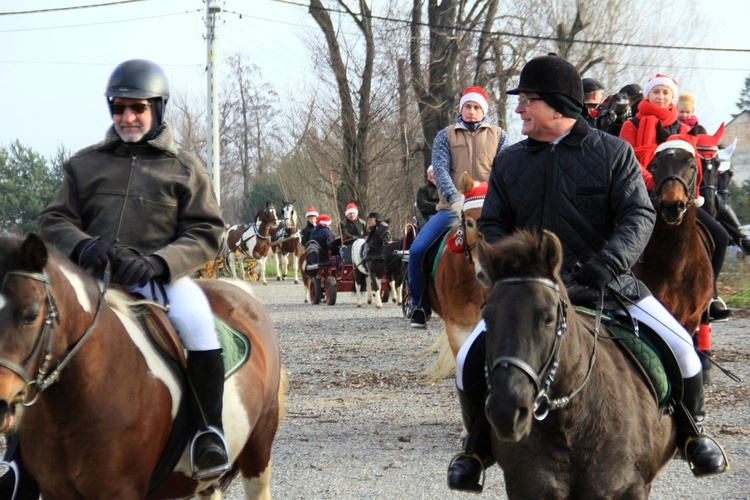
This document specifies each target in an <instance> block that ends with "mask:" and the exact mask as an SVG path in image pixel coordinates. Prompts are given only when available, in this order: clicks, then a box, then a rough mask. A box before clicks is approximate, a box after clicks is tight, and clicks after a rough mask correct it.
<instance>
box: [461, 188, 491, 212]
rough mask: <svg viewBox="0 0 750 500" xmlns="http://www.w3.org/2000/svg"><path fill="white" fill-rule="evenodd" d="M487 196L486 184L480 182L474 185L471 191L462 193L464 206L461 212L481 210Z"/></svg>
mask: <svg viewBox="0 0 750 500" xmlns="http://www.w3.org/2000/svg"><path fill="white" fill-rule="evenodd" d="M485 196H487V183H486V182H480V183H479V184H476V185H475V186H474V188H473V189H471V190H470V191H467V192H466V193H464V205H463V210H464V211H466V210H471V209H472V208H482V205H484V198H485Z"/></svg>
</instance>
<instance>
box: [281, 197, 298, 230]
mask: <svg viewBox="0 0 750 500" xmlns="http://www.w3.org/2000/svg"><path fill="white" fill-rule="evenodd" d="M295 201H297V200H292V201H286V200H281V220H282V221H284V225H285V226H286V227H287V228H291V227H296V225H297V213H296V212H295V210H294V202H295Z"/></svg>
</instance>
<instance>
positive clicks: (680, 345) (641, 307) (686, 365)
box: [628, 295, 702, 378]
mask: <svg viewBox="0 0 750 500" xmlns="http://www.w3.org/2000/svg"><path fill="white" fill-rule="evenodd" d="M628 312H630V314H631V316H633V318H635V319H637V320H638V321H639V322H641V323H643V324H645V325H647V326H648V327H649V328H651V329H652V330H653V331H655V332H656V333H657V335H659V337H661V338H662V339H663V340H664V342H666V343H667V344H668V345H669V347H670V348H671V349H672V351H673V352H674V354H675V356H676V357H677V363H678V364H679V365H680V373H681V374H682V378H690V377H694V376H696V375H698V373H699V372H700V371H701V369H702V366H701V360H700V358H699V357H698V353H696V352H695V347H694V345H693V339H692V337H691V336H690V334H689V333H688V331H687V330H685V328H683V326H682V325H681V324H680V323H678V322H677V320H676V319H675V317H674V316H672V315H671V314H670V313H669V311H667V309H666V308H665V307H664V305H663V304H662V303H661V302H659V301H658V300H657V299H656V297H654V296H653V295H649V296H648V297H645V298H643V299H641V300H639V301H638V302H636V303H635V304H633V305H630V306H628Z"/></svg>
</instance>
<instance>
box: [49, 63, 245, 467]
mask: <svg viewBox="0 0 750 500" xmlns="http://www.w3.org/2000/svg"><path fill="white" fill-rule="evenodd" d="M169 94H170V92H169V82H168V81H167V77H166V75H165V73H164V71H163V70H162V68H161V67H159V66H158V65H157V64H155V63H153V62H151V61H147V60H143V59H133V60H129V61H125V62H123V63H122V64H120V65H119V66H117V67H116V68H115V69H114V71H113V72H112V75H111V76H110V78H109V82H108V84H107V87H106V91H105V95H106V98H107V105H108V108H109V112H110V115H111V117H112V126H111V127H110V128H109V130H108V131H107V132H106V135H105V137H104V140H103V141H102V142H99V143H98V144H95V145H93V146H89V147H87V148H85V149H83V150H81V151H79V152H78V153H76V154H74V155H73V156H72V157H71V158H70V159H69V160H68V161H67V162H66V163H65V165H64V166H63V182H62V185H61V187H60V189H59V191H58V192H57V194H56V195H55V197H54V199H53V200H52V201H51V202H50V204H49V205H48V206H47V207H46V208H44V210H43V211H42V213H41V215H40V216H39V228H40V231H41V234H42V235H43V237H44V238H45V239H47V240H48V241H51V242H53V243H54V244H55V245H56V247H57V248H58V249H59V250H60V251H61V252H63V253H64V254H65V255H68V256H69V257H70V259H71V260H72V261H73V262H75V263H76V264H78V265H79V266H81V268H83V269H84V270H86V271H87V272H89V273H90V274H92V275H94V276H102V271H103V270H104V269H105V266H106V265H107V263H108V262H109V263H111V264H112V270H113V274H112V276H113V281H114V282H116V283H119V284H120V285H122V286H123V287H124V288H125V289H126V290H128V291H129V292H131V293H137V294H140V295H142V296H144V297H146V298H147V299H149V300H154V301H156V302H161V303H168V304H169V309H168V312H167V316H168V317H169V319H170V320H171V321H172V323H173V324H174V325H175V327H176V330H177V332H178V333H179V336H180V340H181V341H182V344H183V346H184V348H185V349H186V350H187V378H188V381H189V383H190V388H188V389H186V391H185V393H186V394H194V397H193V396H190V397H191V399H194V400H195V401H194V403H195V404H193V405H191V408H192V413H193V421H194V423H195V424H194V430H195V434H194V436H193V438H192V439H193V441H192V442H191V447H190V449H191V451H192V452H193V453H192V456H191V457H190V459H191V466H192V469H193V470H192V473H193V477H194V478H195V479H209V478H211V477H215V476H217V475H218V474H221V473H222V472H224V471H226V470H228V469H229V468H230V463H229V453H228V450H227V444H226V441H225V439H224V431H223V425H222V397H223V390H224V363H223V360H222V349H221V345H220V344H219V340H218V337H217V334H216V330H215V327H214V322H213V314H212V312H211V308H210V306H209V303H208V299H207V297H206V295H205V294H204V293H203V291H202V289H201V288H200V287H199V286H198V285H197V284H196V283H195V282H194V281H193V280H192V279H191V278H190V274H191V273H192V272H193V271H195V270H196V269H197V268H199V267H200V266H201V265H203V264H204V263H205V262H207V261H209V260H211V259H213V258H214V256H215V255H216V254H217V253H218V251H219V247H220V240H221V235H222V231H223V228H224V223H223V221H222V218H221V213H220V211H219V206H218V203H217V199H216V196H215V193H214V191H213V188H212V185H211V180H210V178H209V175H208V172H207V170H206V168H205V165H204V164H203V163H202V162H201V161H199V160H198V159H197V158H196V157H194V156H193V155H191V154H190V153H188V152H186V151H183V150H180V149H178V148H177V146H176V145H175V141H174V136H173V133H172V127H171V126H170V124H169V123H168V122H167V121H166V120H165V119H164V113H165V108H166V105H167V102H168V100H169ZM154 285H156V286H154Z"/></svg>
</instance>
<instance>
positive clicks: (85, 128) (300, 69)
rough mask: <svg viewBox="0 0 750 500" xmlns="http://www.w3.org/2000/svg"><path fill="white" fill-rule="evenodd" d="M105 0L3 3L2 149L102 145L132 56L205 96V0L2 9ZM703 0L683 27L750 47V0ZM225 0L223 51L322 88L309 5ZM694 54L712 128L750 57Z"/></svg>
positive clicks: (700, 100)
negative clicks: (115, 90)
mask: <svg viewBox="0 0 750 500" xmlns="http://www.w3.org/2000/svg"><path fill="white" fill-rule="evenodd" d="M104 1H105V0H88V1H87V0H56V1H51V0H25V1H23V2H19V1H17V0H0V95H2V96H3V98H4V103H3V105H2V108H0V109H2V111H1V112H0V116H2V119H1V120H0V145H7V144H8V143H9V142H11V141H13V140H15V139H20V140H21V142H22V143H23V144H26V145H29V146H31V147H32V148H34V149H35V150H37V151H38V152H40V153H41V154H43V155H45V156H52V155H54V153H55V151H56V150H57V148H58V146H59V145H61V144H63V145H65V147H67V148H68V149H71V150H74V151H75V150H77V149H80V148H82V147H85V146H87V145H89V144H92V143H94V142H98V141H99V140H100V139H101V138H102V137H103V134H104V131H105V130H106V129H107V127H108V126H109V123H110V118H109V114H108V112H107V109H106V107H105V105H104V97H103V91H104V86H105V83H106V81H107V78H108V77H109V74H110V72H111V71H112V69H113V68H114V67H115V66H116V65H117V64H118V63H120V62H122V61H124V60H126V59H133V58H145V59H151V60H153V61H155V62H157V63H158V64H160V65H161V66H162V67H164V69H165V70H166V71H167V74H168V76H169V78H170V82H171V85H172V92H173V94H174V93H177V92H179V93H182V94H187V95H191V96H195V97H202V96H204V95H205V93H206V90H205V88H206V78H205V74H204V67H205V64H206V42H205V40H204V35H205V31H206V30H205V25H204V21H203V17H204V15H205V4H204V3H203V2H202V1H200V0H148V1H136V2H128V3H120V4H117V5H111V6H106V7H97V8H87V9H71V10H65V11H54V12H49V13H31V14H16V15H8V14H6V13H8V12H17V11H20V10H24V11H31V10H42V9H49V8H59V7H62V6H76V5H85V4H97V3H103V2H104ZM296 1H297V3H302V4H304V3H306V2H305V1H304V0H296ZM376 1H377V0H376ZM697 3H698V4H699V5H700V7H699V8H700V9H704V11H703V12H700V11H699V12H696V13H695V14H696V15H695V19H696V21H695V23H694V24H693V25H692V26H686V27H685V29H687V30H695V31H696V32H698V31H701V34H702V35H703V34H705V41H704V42H703V43H705V44H706V46H711V47H730V48H742V49H750V35H748V29H747V20H746V19H747V14H746V12H747V7H748V3H747V0H712V1H710V2H708V1H699V2H697ZM221 5H222V6H223V12H222V14H221V15H220V21H221V23H220V27H219V30H218V33H219V37H218V39H217V47H218V51H219V54H220V56H227V55H231V54H235V53H237V52H239V51H241V52H244V53H245V54H247V56H248V58H249V60H250V61H251V62H252V63H254V64H256V65H257V66H259V67H260V68H261V70H262V73H263V78H264V79H265V80H267V81H270V82H271V83H272V84H274V85H275V86H276V87H277V91H278V92H279V94H280V95H281V96H282V97H283V96H284V95H294V94H299V93H300V92H304V89H306V88H309V87H310V86H311V85H314V82H311V79H312V78H314V76H313V75H312V74H311V67H310V65H311V62H310V60H311V58H310V56H309V54H308V49H307V47H306V45H305V43H304V42H303V38H304V37H309V36H313V35H316V34H317V33H318V28H317V25H316V24H315V22H314V21H313V19H312V18H311V16H310V15H309V14H308V13H307V8H306V7H301V6H298V5H292V4H289V3H284V2H278V1H274V0H252V1H247V0H226V1H225V2H221ZM240 15H241V17H240ZM656 43H658V42H656ZM665 43H666V42H665ZM698 59H699V61H698V62H697V64H696V66H697V67H698V68H700V69H697V70H696V71H695V72H694V74H693V76H690V77H686V78H682V75H680V74H677V72H675V71H673V72H672V73H670V74H671V75H672V76H674V77H675V78H677V79H678V81H679V82H680V89H681V90H684V91H691V92H693V93H694V94H695V95H696V106H697V114H698V116H699V118H700V119H701V122H702V123H703V124H704V125H706V127H707V128H708V129H709V131H713V130H714V129H715V128H716V127H717V126H718V125H719V123H720V122H721V121H728V120H729V119H731V114H732V113H736V112H737V108H736V106H735V103H736V102H737V100H738V98H739V92H740V90H741V89H742V88H743V86H744V80H745V78H746V77H747V76H749V75H750V53H748V52H743V53H735V54H724V53H715V52H712V53H701V54H700V55H699V57H698ZM648 76H650V75H644V80H645V79H646V78H648ZM623 83H627V82H623ZM611 90H617V89H611ZM748 147H750V145H748Z"/></svg>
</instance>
